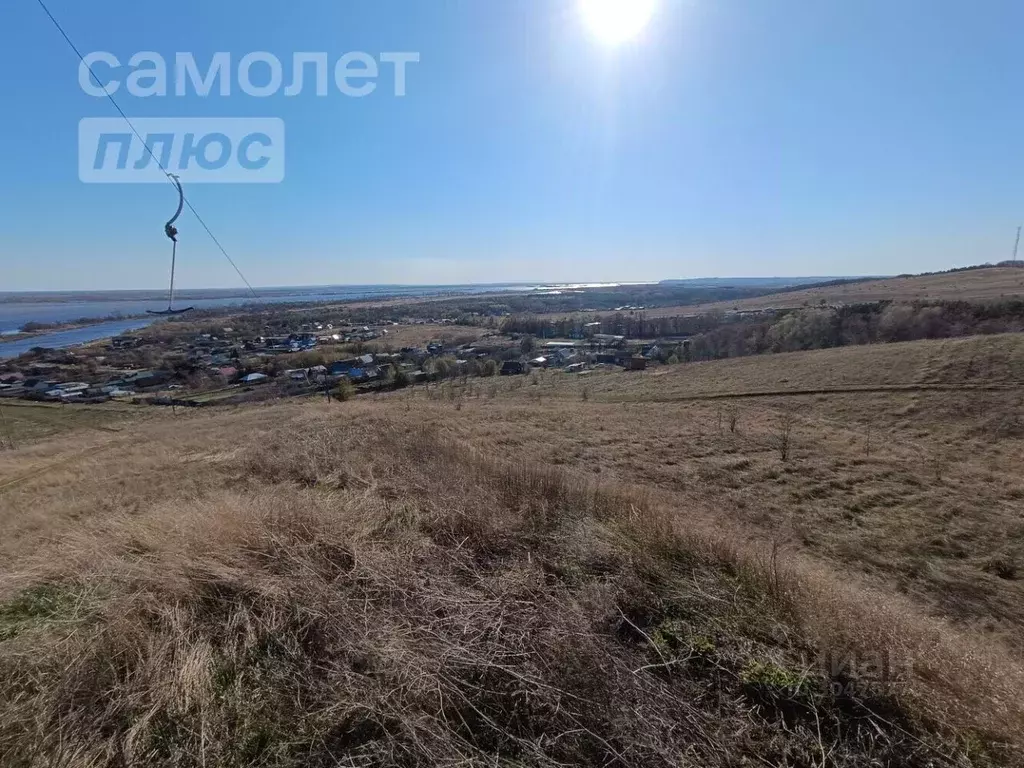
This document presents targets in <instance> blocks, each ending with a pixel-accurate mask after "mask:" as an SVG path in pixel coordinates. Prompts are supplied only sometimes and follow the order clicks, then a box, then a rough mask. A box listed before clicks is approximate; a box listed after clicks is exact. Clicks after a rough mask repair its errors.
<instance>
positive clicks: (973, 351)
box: [0, 335, 1024, 766]
mask: <svg viewBox="0 0 1024 768" xmlns="http://www.w3.org/2000/svg"><path fill="white" fill-rule="evenodd" d="M1022 383H1024V336H1016V335H1006V336H992V337H979V338H967V339H957V340H951V341H943V342H922V343H908V344H894V345H877V346H870V347H849V348H842V349H836V350H822V351H816V352H808V353H796V354H790V355H777V356H763V357H757V358H741V359H737V360H728V361H721V362H717V363H701V364H692V365H679V366H672V367H665V368H659V369H655V370H651V371H648V372H645V373H624V372H607V373H605V372H594V373H592V374H589V375H585V376H573V375H569V374H564V373H561V372H554V371H552V372H538V373H535V374H532V375H531V376H529V377H525V376H524V377H510V378H499V379H470V380H468V381H466V382H459V381H454V382H449V383H445V384H441V385H431V386H430V387H429V388H424V387H416V388H412V389H409V390H405V391H401V392H396V393H392V394H388V395H380V396H369V397H366V398H358V399H356V400H354V401H350V402H346V403H334V404H327V403H324V402H322V401H310V402H308V403H302V402H294V401H291V402H282V403H278V404H270V405H254V406H250V407H241V408H212V409H206V410H202V411H192V412H181V411H179V413H178V414H177V415H176V416H172V415H171V414H169V413H168V412H166V411H159V412H152V413H153V414H155V415H148V416H147V417H146V418H140V419H137V420H134V421H125V422H121V423H119V424H118V427H119V428H120V431H119V432H116V433H115V432H110V431H107V430H97V429H94V428H92V427H91V426H90V425H87V424H82V425H67V426H66V429H65V431H63V432H61V433H60V434H56V435H50V436H47V435H45V434H42V433H40V434H39V435H37V436H36V439H34V440H29V439H25V440H23V441H22V442H21V444H20V445H19V446H18V449H17V450H13V451H12V450H7V451H0V523H2V525H3V531H4V536H3V538H2V540H0V563H2V565H0V764H3V765H47V766H49V765H76V766H77V765H88V766H107V765H185V766H192V765H195V766H229V765H230V766H236V765H237V766H242V765H266V766H284V765H287V766H300V765H301V766H307V765H325V766H326V765H332V766H333V765H344V766H357V765H358V766H361V765H453V766H454V765H500V766H524V765H544V766H555V765H567V764H571V765H615V766H626V765H629V766H633V765H635V766H641V765H643V766H652V765H654V766H658V765H665V766H711V765H721V766H739V765H772V766H781V765H786V766H826V765H828V766H831V765H840V766H854V765H856V766H880V765H893V766H895V765H911V766H972V765H974V766H991V765H1019V764H1024V753H1022V752H1021V750H1022V749H1024V703H1022V701H1021V698H1020V694H1019V692H1020V690H1022V686H1024V669H1022V663H1021V660H1022V658H1024V644H1022V643H1021V640H1020V637H1021V635H1022V633H1021V628H1022V627H1024V586H1022V585H1024V581H1022V579H1024V515H1022V512H1024V477H1022V474H1021V471H1020V466H1021V458H1022V457H1024V402H1022V398H1024V388H1022ZM69 410H70V409H69ZM147 413H149V412H147ZM15 480H16V482H12V481H15ZM5 483H6V485H5Z"/></svg>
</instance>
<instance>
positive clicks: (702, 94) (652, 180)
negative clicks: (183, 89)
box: [0, 0, 1024, 290]
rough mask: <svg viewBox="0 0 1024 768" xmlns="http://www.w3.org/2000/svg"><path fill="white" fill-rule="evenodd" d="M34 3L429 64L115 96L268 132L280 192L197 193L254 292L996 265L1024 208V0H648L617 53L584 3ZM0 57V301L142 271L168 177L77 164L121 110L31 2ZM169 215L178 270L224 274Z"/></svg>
mask: <svg viewBox="0 0 1024 768" xmlns="http://www.w3.org/2000/svg"><path fill="white" fill-rule="evenodd" d="M47 1H48V4H49V6H50V8H51V10H52V11H53V13H54V14H55V15H56V16H57V18H58V19H59V20H60V21H61V22H62V23H63V24H64V26H65V28H66V29H67V31H68V33H69V34H70V35H71V37H72V38H73V39H74V40H75V41H76V43H77V44H78V45H79V47H80V48H81V49H83V51H84V52H89V51H95V50H107V51H111V52H113V53H114V54H116V55H117V56H118V57H119V58H121V59H122V60H123V61H127V59H128V58H129V57H130V56H131V55H132V54H133V53H135V52H137V51H145V50H151V51H157V52H160V53H161V54H163V55H164V56H165V57H166V58H167V59H168V61H169V62H172V63H173V60H174V54H175V52H176V51H188V52H191V53H193V54H194V55H195V58H196V60H197V61H198V62H199V63H200V64H203V63H204V62H206V61H208V60H209V58H210V57H211V56H212V55H213V54H214V53H215V52H218V51H228V52H231V53H232V55H233V57H234V59H235V60H236V61H237V59H239V58H241V56H243V55H244V54H246V53H248V52H250V51H269V52H272V53H274V54H276V55H277V56H278V57H280V59H281V60H282V61H283V62H284V63H285V85H287V84H288V83H290V82H291V77H290V74H291V58H292V55H293V53H294V52H296V51H324V52H328V53H329V54H330V56H331V59H330V61H331V65H332V67H333V64H334V61H335V60H336V59H337V57H338V56H339V55H340V54H342V53H344V52H346V51H352V50H359V51H367V52H371V53H374V54H378V53H380V52H383V51H415V52H418V53H419V54H420V56H421V62H420V63H419V64H414V65H411V66H410V68H409V80H408V84H407V88H408V93H407V96H406V97H405V98H396V97H394V96H393V95H392V93H391V90H390V87H385V82H384V81H383V80H382V85H381V87H380V88H379V89H378V91H377V92H375V93H374V94H373V95H371V96H368V97H365V98H362V99H355V98H349V97H346V96H343V95H342V94H341V93H339V92H338V91H337V89H336V88H334V86H333V83H332V87H331V92H330V95H329V96H326V97H318V96H317V95H316V93H315V89H314V88H313V87H312V86H311V85H307V86H306V89H305V91H304V92H303V93H302V94H301V95H299V96H296V97H291V98H289V97H286V96H284V95H283V94H278V95H276V96H273V97H270V98H265V99H260V98H252V97H250V96H247V95H244V94H242V93H241V92H240V91H239V89H238V85H237V78H235V77H233V78H232V86H233V93H232V95H231V96H230V97H228V98H221V97H217V96H210V97H207V98H201V97H198V96H195V95H194V94H193V95H190V96H188V97H181V98H177V97H173V96H169V97H165V98H159V97H154V98H149V99H140V98H134V97H132V96H130V95H129V94H127V93H126V91H125V88H122V89H121V91H120V92H119V93H118V94H117V98H118V99H119V101H120V103H121V106H122V107H123V108H124V109H125V111H126V112H127V113H128V114H129V115H131V116H139V117H145V116H157V117H172V116H212V117H225V116H254V117H267V116H270V117H279V118H281V119H283V120H284V121H285V124H286V128H287V140H288V143H287V175H286V177H285V180H284V182H283V183H281V184H273V185H221V184H208V185H194V186H192V187H191V188H190V189H189V190H188V193H189V195H190V198H191V200H192V201H193V203H194V204H195V206H196V207H197V208H198V210H199V211H200V213H202V215H203V216H204V218H205V219H206V220H207V223H208V224H209V225H210V226H211V228H212V229H213V231H214V232H215V233H216V234H217V236H218V237H219V238H220V239H221V241H222V242H223V243H224V245H225V247H226V248H227V249H228V251H229V252H230V253H231V254H232V256H233V257H234V258H235V259H236V261H237V262H238V263H239V265H240V267H241V268H242V270H243V271H244V272H245V273H246V275H247V277H248V278H249V279H250V281H251V282H252V283H253V284H255V285H310V284H327V283H463V282H503V281H533V280H543V281H597V280H609V281H610V280H649V279H661V278H679V277H695V276H740V275H823V274H824V275H846V274H891V273H898V272H905V271H906V272H910V271H924V270H933V269H944V268H948V267H951V266H957V265H965V264H971V263H978V262H984V261H995V260H1000V259H1004V258H1009V256H1010V252H1011V249H1012V246H1013V234H1014V230H1015V227H1016V226H1017V224H1018V223H1020V222H1021V221H1022V220H1024V205H1022V200H1024V198H1022V195H1024V152H1022V137H1024V98H1022V97H1021V92H1020V85H1021V82H1022V79H1021V75H1022V73H1024V2H1020V0H813V1H812V0H770V1H768V0H658V2H657V8H656V10H655V14H654V17H653V18H652V19H651V21H650V24H649V25H648V26H647V27H646V29H644V30H643V31H642V32H641V33H640V34H639V35H638V36H637V37H636V38H634V39H633V40H631V41H629V42H627V43H625V44H622V45H618V46H613V45H609V44H607V43H606V42H604V41H602V40H601V39H600V38H599V37H597V36H595V35H594V34H593V30H592V29H591V28H590V27H588V26H587V25H586V24H585V23H584V22H583V19H582V18H581V15H580V12H579V7H578V6H579V2H580V0H292V2H281V1H280V0H273V1H271V0H244V2H243V0H216V2H212V1H211V0H176V1H175V2H170V3H155V2H139V0H90V2H84V1H83V0H47ZM0 65H2V70H3V73H4V74H3V77H2V78H0V96H2V100H0V104H2V110H3V111H2V119H0V146H2V147H3V155H2V157H3V161H2V171H0V180H2V184H0V290H22V289H24V290H33V289H52V290H61V289H76V288H80V289H86V288H93V289H103V288H158V287H160V286H162V285H163V284H164V282H165V279H166V278H165V275H166V271H167V260H168V256H169V254H168V245H169V243H168V241H167V240H166V239H165V238H164V236H163V233H162V226H163V222H164V221H165V220H166V218H167V217H168V216H169V215H170V213H171V212H173V208H174V204H175V202H176V201H175V199H174V193H173V189H171V187H170V186H168V185H95V184H92V185H87V184H83V183H81V182H80V181H79V178H78V164H77V151H78V147H77V128H78V122H79V120H81V119H82V118H84V117H99V116H102V117H106V116H111V115H114V114H115V113H114V112H113V107H112V106H111V105H110V104H109V103H108V102H107V101H106V100H104V99H97V98H94V97H91V96H88V95H86V94H84V93H83V92H82V90H81V88H80V87H79V85H78V69H77V60H76V59H75V58H74V54H73V53H72V52H71V51H70V50H69V49H68V48H67V47H66V45H65V43H64V41H63V40H62V39H61V38H60V37H59V36H58V34H57V32H56V31H55V30H54V29H53V27H52V26H51V25H50V23H49V21H48V20H47V19H46V17H45V16H44V15H43V13H42V11H41V9H40V8H39V7H38V5H37V4H36V2H35V0H4V2H3V4H2V8H0ZM172 69H173V66H172ZM310 74H311V73H310V72H307V76H308V75H310ZM173 82H174V81H173V79H172V80H171V85H172V88H173ZM190 93H191V90H190ZM180 228H181V231H182V236H181V246H180V262H179V266H180V270H179V281H178V282H179V284H180V285H181V286H183V287H221V286H235V285H238V284H239V282H240V281H239V280H238V278H237V276H236V275H235V273H234V272H233V270H232V269H231V267H230V266H229V265H228V264H227V262H226V261H225V260H224V259H223V257H222V256H221V255H220V253H219V252H218V251H217V250H216V248H215V246H214V245H213V243H212V242H211V241H210V240H209V239H208V238H207V237H206V235H205V233H203V232H202V230H201V229H200V227H199V225H198V223H197V222H195V220H194V219H192V218H191V217H190V216H189V215H188V213H187V212H186V214H185V215H184V216H183V217H182V220H181V221H180Z"/></svg>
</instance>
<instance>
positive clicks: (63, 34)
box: [36, 0, 259, 298]
mask: <svg viewBox="0 0 1024 768" xmlns="http://www.w3.org/2000/svg"><path fill="white" fill-rule="evenodd" d="M36 2H37V3H39V7H40V8H42V9H43V12H44V13H45V14H46V16H47V17H48V18H49V19H50V21H51V22H52V23H53V26H54V27H56V28H57V31H58V32H60V35H61V37H63V38H64V41H65V42H66V43H67V44H68V45H69V46H70V47H71V50H73V51H74V52H75V55H76V56H78V60H79V61H80V62H82V66H84V67H85V68H86V69H87V70H89V74H90V75H91V76H92V79H93V80H95V81H96V85H98V86H99V87H100V88H102V89H103V93H104V94H105V95H106V97H107V99H109V100H110V103H111V104H113V105H114V109H116V110H117V112H118V114H119V115H121V117H122V118H123V119H124V121H125V123H127V124H128V127H129V128H130V129H131V132H132V133H133V134H135V138H137V139H138V140H139V141H140V142H141V143H142V146H143V147H145V148H146V152H148V153H149V156H150V157H151V158H152V159H153V161H154V162H155V163H156V164H157V167H158V168H160V170H161V171H163V172H164V175H165V176H167V169H166V168H164V166H163V163H161V162H160V159H159V158H158V157H157V156H156V154H155V153H154V152H153V150H152V149H151V148H150V146H149V145H148V144H147V143H146V140H145V139H143V138H142V136H140V135H139V132H138V131H137V130H136V129H135V126H134V125H133V124H132V121H131V119H130V118H129V117H128V115H126V114H125V112H124V110H123V109H121V105H120V104H118V103H117V100H116V99H115V98H114V97H113V95H112V94H111V93H110V91H109V90H107V88H106V87H105V86H104V85H103V83H101V82H100V79H99V78H98V77H97V76H96V73H95V72H94V71H93V68H92V67H91V66H90V65H89V63H88V62H86V60H85V56H83V55H82V52H81V51H80V50H79V49H78V46H77V45H75V43H74V41H73V40H72V39H71V38H70V37H69V36H68V33H67V32H65V31H64V27H62V26H61V24H60V22H59V21H57V19H56V18H55V17H54V15H53V14H52V13H50V9H49V8H47V7H46V3H45V2H43V0H36ZM167 181H168V182H169V183H170V184H171V186H174V181H173V180H172V179H171V178H170V177H169V176H167ZM185 205H187V206H188V209H189V210H190V211H192V215H193V216H195V217H196V220H197V221H198V222H199V223H200V225H202V227H203V229H205V230H206V234H208V235H209V236H210V239H211V240H213V243H214V245H216V246H217V248H218V249H219V250H220V252H221V254H223V256H224V258H225V259H227V260H228V263H229V264H230V265H231V266H232V267H233V268H234V270H235V272H237V273H238V276H239V277H240V278H241V279H242V282H243V283H245V287H246V288H248V289H249V291H250V293H252V295H253V296H254V297H256V298H259V294H257V293H256V289H255V288H253V287H252V285H251V284H250V283H249V281H248V280H247V279H246V277H245V275H244V274H242V270H241V269H239V268H238V264H236V263H235V260H234V259H232V258H231V256H230V254H228V252H227V249H225V248H224V246H223V245H222V244H221V242H220V240H218V239H217V236H216V235H214V234H213V231H212V230H211V229H210V227H209V226H208V225H207V224H206V221H205V220H204V219H203V217H202V216H200V215H199V211H197V210H196V208H195V206H194V205H192V201H191V200H189V199H188V197H185Z"/></svg>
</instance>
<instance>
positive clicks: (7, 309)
mask: <svg viewBox="0 0 1024 768" xmlns="http://www.w3.org/2000/svg"><path fill="white" fill-rule="evenodd" d="M536 287H538V286H537V285H536V284H530V285H527V284H523V283H503V284H489V285H343V286H314V287H305V288H261V289H259V290H258V291H257V292H256V293H257V296H256V297H254V296H252V294H248V295H244V294H238V293H234V294H233V293H231V292H229V291H217V290H184V291H181V292H180V293H179V294H178V296H176V297H175V306H176V307H186V306H191V307H195V308H196V309H213V308H216V307H235V306H238V307H241V306H245V305H250V304H287V303H299V302H317V301H319V302H333V301H357V300H360V299H366V300H372V299H380V298H384V297H409V298H414V297H421V296H438V295H444V294H470V293H492V292H505V291H529V290H533V289H534V288H536ZM166 301H167V298H166V296H161V294H160V293H159V292H155V291H95V292H89V291H68V292H45V293H44V292H39V293H0V339H2V336H3V335H4V334H11V333H14V332H16V331H18V330H19V329H20V328H22V327H23V326H24V325H25V324H26V323H33V322H34V323H68V322H72V321H74V320H79V319H82V318H103V317H118V316H123V318H124V319H119V320H112V321H107V322H102V323H97V324H95V325H89V326H87V327H83V328H77V329H75V330H71V331H55V332H53V333H44V334H39V335H37V336H33V337H31V338H27V339H23V340H21V341H8V342H3V341H0V359H3V358H9V357H17V356H18V355H20V354H23V353H25V352H27V351H29V350H30V349H32V348H33V347H46V348H47V349H64V348H66V347H75V346H79V345H81V344H88V343H89V342H91V341H97V340H99V339H106V338H109V337H111V336H117V335H118V334H121V333H125V332H126V331H130V330H137V329H139V328H145V327H146V326H147V325H150V324H151V323H153V322H154V318H152V317H149V318H147V317H133V316H136V315H144V314H145V313H146V311H147V310H150V309H164V308H165V307H166Z"/></svg>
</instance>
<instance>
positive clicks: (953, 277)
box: [655, 266, 1024, 314]
mask: <svg viewBox="0 0 1024 768" xmlns="http://www.w3.org/2000/svg"><path fill="white" fill-rule="evenodd" d="M1020 297H1024V269H1021V268H1020V267H1016V266H1012V267H1011V266H982V267H970V268H965V269H957V270H953V271H950V272H938V273H931V274H925V275H912V276H900V277H891V278H886V279H879V280H874V279H861V280H842V281H838V282H835V281H834V282H830V283H828V284H824V285H812V286H810V287H807V288H800V289H799V290H784V289H782V290H780V291H779V292H778V293H772V294H768V295H766V296H757V297H754V298H747V299H739V300H737V301H719V302H714V303H710V304H702V305H700V306H699V307H687V308H686V311H687V312H694V311H709V310H722V311H729V310H733V309H738V310H754V309H789V308H795V307H802V306H814V305H818V304H856V303H860V302H873V301H926V300H946V301H952V300H957V299H961V300H969V301H994V300H998V299H1004V298H1020ZM655 311H656V312H657V313H658V314H665V313H666V312H669V311H671V310H670V309H660V310H655Z"/></svg>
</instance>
